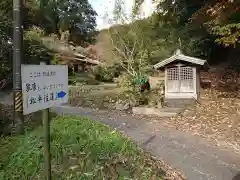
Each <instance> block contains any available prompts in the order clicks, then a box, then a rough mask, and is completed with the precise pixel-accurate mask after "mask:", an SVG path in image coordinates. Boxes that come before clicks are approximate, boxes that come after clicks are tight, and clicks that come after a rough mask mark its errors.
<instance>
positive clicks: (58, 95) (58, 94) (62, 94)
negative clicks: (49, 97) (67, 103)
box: [57, 91, 66, 98]
mask: <svg viewBox="0 0 240 180" xmlns="http://www.w3.org/2000/svg"><path fill="white" fill-rule="evenodd" d="M65 95H66V93H65V92H63V91H61V92H58V93H57V97H58V98H63V97H64V96H65Z"/></svg>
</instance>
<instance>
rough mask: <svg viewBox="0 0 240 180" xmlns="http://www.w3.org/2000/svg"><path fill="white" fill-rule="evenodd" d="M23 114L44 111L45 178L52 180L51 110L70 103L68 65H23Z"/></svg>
mask: <svg viewBox="0 0 240 180" xmlns="http://www.w3.org/2000/svg"><path fill="white" fill-rule="evenodd" d="M21 75H22V93H23V114H24V115H26V114H29V113H32V112H36V111H42V121H43V127H44V156H45V173H46V174H45V176H46V179H47V180H51V179H52V178H51V153H50V113H49V108H51V107H53V106H55V105H60V104H63V103H67V102H68V67H67V66H66V65H43V64H42V63H41V64H40V65H22V66H21Z"/></svg>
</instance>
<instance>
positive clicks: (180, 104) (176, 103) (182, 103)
mask: <svg viewBox="0 0 240 180" xmlns="http://www.w3.org/2000/svg"><path fill="white" fill-rule="evenodd" d="M194 104H196V100H195V99H165V106H166V107H168V108H186V106H189V105H194Z"/></svg>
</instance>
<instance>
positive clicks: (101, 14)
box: [89, 0, 153, 29]
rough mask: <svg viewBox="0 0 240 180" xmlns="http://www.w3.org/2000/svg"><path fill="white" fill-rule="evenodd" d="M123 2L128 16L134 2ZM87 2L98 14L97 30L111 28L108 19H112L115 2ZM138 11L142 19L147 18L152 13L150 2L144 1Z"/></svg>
mask: <svg viewBox="0 0 240 180" xmlns="http://www.w3.org/2000/svg"><path fill="white" fill-rule="evenodd" d="M123 1H124V10H125V13H126V14H127V15H128V16H130V15H131V12H132V7H133V5H134V0H123ZM89 2H90V3H91V4H92V7H93V8H94V9H95V10H96V12H97V13H98V16H97V28H98V29H103V28H108V27H109V26H111V23H109V22H108V19H111V18H112V17H113V13H112V12H113V10H114V5H115V0H89ZM140 11H141V13H140V14H141V16H142V17H147V16H149V15H151V14H152V11H153V5H152V0H145V1H144V3H143V5H142V7H141V10H140ZM106 17H108V18H106Z"/></svg>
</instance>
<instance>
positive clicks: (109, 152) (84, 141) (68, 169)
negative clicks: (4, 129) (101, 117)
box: [0, 116, 164, 180]
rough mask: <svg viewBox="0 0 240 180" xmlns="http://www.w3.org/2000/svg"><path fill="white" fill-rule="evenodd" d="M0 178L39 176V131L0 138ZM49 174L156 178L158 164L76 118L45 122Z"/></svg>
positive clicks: (81, 178) (81, 179)
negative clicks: (48, 127) (48, 125)
mask: <svg viewBox="0 0 240 180" xmlns="http://www.w3.org/2000/svg"><path fill="white" fill-rule="evenodd" d="M0 145H1V149H0V154H1V158H0V165H1V167H0V168H1V169H0V179H1V180H15V179H16V180H29V179H39V180H40V179H41V180H42V179H44V177H43V170H44V167H43V166H44V157H43V130H42V128H41V127H40V128H38V129H36V130H34V131H32V132H28V133H27V134H25V135H24V136H15V137H9V138H7V139H1V141H0ZM51 152H52V174H53V179H56V180H68V179H71V180H85V179H91V180H92V179H97V180H98V179H146V180H148V179H152V178H153V179H162V177H163V176H164V171H163V170H162V169H161V165H160V164H159V163H158V162H157V161H155V160H153V159H152V158H150V156H148V155H146V154H144V153H143V152H142V151H141V150H140V149H139V148H138V147H137V146H136V145H135V144H134V143H132V142H131V141H130V140H129V139H127V138H125V137H123V136H122V135H121V134H120V133H117V132H115V131H113V130H112V129H111V128H109V127H107V126H104V125H102V124H100V123H98V122H95V121H92V120H89V119H87V118H80V117H70V116H65V117H56V118H55V119H54V120H53V121H52V123H51Z"/></svg>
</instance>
